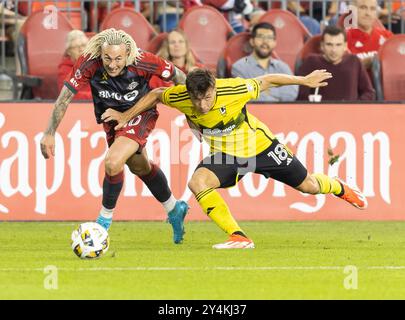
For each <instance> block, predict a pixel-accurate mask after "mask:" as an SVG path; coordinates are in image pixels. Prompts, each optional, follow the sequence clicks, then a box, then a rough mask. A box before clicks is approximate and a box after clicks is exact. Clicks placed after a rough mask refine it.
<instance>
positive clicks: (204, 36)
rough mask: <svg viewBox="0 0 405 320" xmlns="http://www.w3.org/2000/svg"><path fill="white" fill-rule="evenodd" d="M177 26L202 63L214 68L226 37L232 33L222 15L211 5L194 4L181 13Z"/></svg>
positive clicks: (224, 44)
mask: <svg viewBox="0 0 405 320" xmlns="http://www.w3.org/2000/svg"><path fill="white" fill-rule="evenodd" d="M179 27H180V28H181V29H182V30H183V31H184V33H185V34H186V36H187V38H188V40H189V42H190V48H191V49H192V50H193V52H194V53H195V54H196V55H197V57H198V58H199V59H200V60H201V61H202V63H203V64H204V65H205V66H206V67H207V68H209V69H211V70H215V69H216V67H217V63H218V60H219V57H220V55H221V53H222V52H223V50H224V48H225V46H226V42H227V40H228V38H229V37H230V36H232V35H233V34H234V32H233V30H232V27H231V25H230V24H229V23H228V21H226V20H225V18H224V16H223V15H222V14H221V13H220V12H219V11H218V10H217V9H215V8H213V7H210V6H195V7H192V8H191V9H189V10H188V11H187V12H186V13H185V14H184V15H183V17H182V18H181V20H180V22H179Z"/></svg>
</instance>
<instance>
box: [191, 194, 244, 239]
mask: <svg viewBox="0 0 405 320" xmlns="http://www.w3.org/2000/svg"><path fill="white" fill-rule="evenodd" d="M196 199H197V201H198V203H199V204H200V206H201V208H202V209H203V210H204V212H205V213H206V214H207V215H208V216H209V217H210V218H211V219H212V220H213V221H214V222H215V223H216V224H217V225H218V227H220V228H221V229H222V230H224V231H225V232H226V233H227V234H229V235H231V234H232V233H234V232H236V231H239V232H242V229H241V228H240V227H239V226H238V224H237V222H236V221H235V219H234V218H233V217H232V214H231V212H230V211H229V208H228V206H227V204H226V203H225V201H224V199H222V197H221V195H220V194H219V193H218V192H217V191H215V190H214V189H207V190H204V191H201V192H200V193H198V194H197V195H196Z"/></svg>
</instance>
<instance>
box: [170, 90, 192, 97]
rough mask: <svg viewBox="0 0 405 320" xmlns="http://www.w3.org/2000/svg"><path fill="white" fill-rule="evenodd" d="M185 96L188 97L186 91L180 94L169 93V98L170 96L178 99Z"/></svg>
mask: <svg viewBox="0 0 405 320" xmlns="http://www.w3.org/2000/svg"><path fill="white" fill-rule="evenodd" d="M187 95H188V92H187V91H183V92H180V93H169V96H171V97H180V96H187Z"/></svg>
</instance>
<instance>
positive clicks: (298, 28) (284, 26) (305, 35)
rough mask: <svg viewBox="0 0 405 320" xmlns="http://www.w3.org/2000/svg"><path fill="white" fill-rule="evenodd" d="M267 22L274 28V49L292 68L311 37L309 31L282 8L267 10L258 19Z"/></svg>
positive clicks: (292, 68)
mask: <svg viewBox="0 0 405 320" xmlns="http://www.w3.org/2000/svg"><path fill="white" fill-rule="evenodd" d="M259 21H260V22H269V23H271V24H272V25H273V26H274V27H275V28H276V37H277V46H276V51H277V54H278V55H279V56H280V59H281V60H283V61H284V62H286V63H287V64H288V65H289V66H290V68H291V70H294V64H295V58H296V57H297V54H298V52H299V51H300V50H301V49H302V47H303V46H304V43H305V42H306V41H307V40H308V39H309V38H310V37H311V33H310V32H309V31H308V29H307V28H306V27H305V26H304V25H303V24H302V22H301V21H300V20H299V19H298V18H297V17H296V16H295V15H293V14H292V13H291V12H289V11H287V10H282V9H272V10H270V11H267V12H266V13H265V14H264V15H263V16H262V17H261V18H260V20H259Z"/></svg>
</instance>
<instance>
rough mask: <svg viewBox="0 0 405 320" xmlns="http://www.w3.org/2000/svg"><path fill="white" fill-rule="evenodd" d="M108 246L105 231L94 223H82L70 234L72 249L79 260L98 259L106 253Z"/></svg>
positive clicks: (108, 241) (108, 240) (107, 237)
mask: <svg viewBox="0 0 405 320" xmlns="http://www.w3.org/2000/svg"><path fill="white" fill-rule="evenodd" d="M109 245H110V236H109V235H108V232H107V230H106V229H104V228H103V227H102V226H101V225H99V224H98V223H96V222H85V223H82V224H80V225H79V226H78V227H77V228H76V229H75V230H73V232H72V249H73V252H74V253H75V254H76V255H77V256H78V257H79V258H81V259H94V258H99V257H101V256H102V255H103V254H105V253H106V252H107V250H108V247H109Z"/></svg>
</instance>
